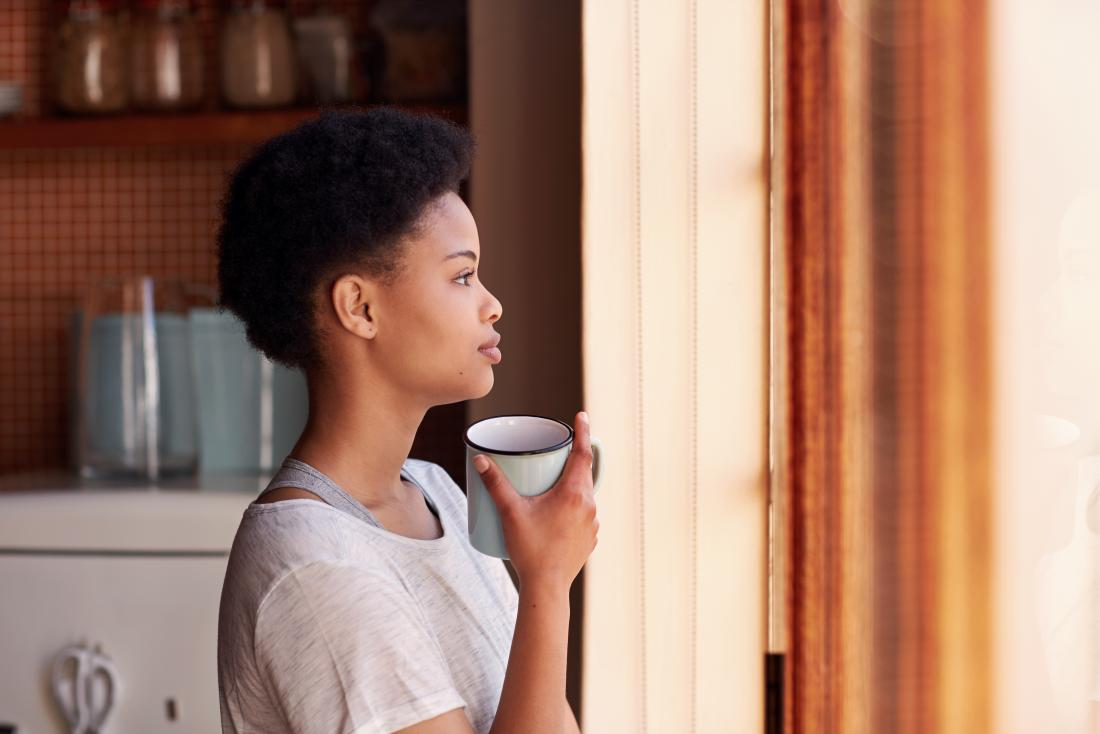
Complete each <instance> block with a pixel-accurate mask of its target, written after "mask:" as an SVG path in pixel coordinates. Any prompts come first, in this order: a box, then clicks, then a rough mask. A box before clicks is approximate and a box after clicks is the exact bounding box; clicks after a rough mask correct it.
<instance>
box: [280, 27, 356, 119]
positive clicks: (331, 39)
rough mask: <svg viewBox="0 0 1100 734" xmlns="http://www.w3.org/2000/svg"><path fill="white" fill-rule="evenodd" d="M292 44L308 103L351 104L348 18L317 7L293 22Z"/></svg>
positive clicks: (350, 55) (350, 51)
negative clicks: (296, 53)
mask: <svg viewBox="0 0 1100 734" xmlns="http://www.w3.org/2000/svg"><path fill="white" fill-rule="evenodd" d="M294 41H295V44H296V45H297V47H298V58H299V61H300V64H301V69H302V70H303V71H304V72H305V74H304V79H303V80H302V81H303V87H304V89H303V91H305V92H307V94H308V97H309V99H310V100H311V101H312V102H316V103H318V104H323V105H324V104H333V103H340V102H347V101H348V100H350V99H351V96H352V90H351V71H352V38H351V25H350V24H349V23H348V20H347V18H345V17H344V16H343V15H341V14H338V13H334V12H333V11H332V10H330V9H329V8H328V7H326V6H320V7H318V8H316V9H315V10H314V11H313V13H311V14H310V15H305V16H302V17H300V18H295V19H294Z"/></svg>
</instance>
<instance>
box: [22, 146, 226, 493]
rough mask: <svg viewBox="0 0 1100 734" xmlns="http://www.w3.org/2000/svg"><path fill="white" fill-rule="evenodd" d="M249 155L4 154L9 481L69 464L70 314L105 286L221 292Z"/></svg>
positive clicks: (133, 152)
mask: <svg viewBox="0 0 1100 734" xmlns="http://www.w3.org/2000/svg"><path fill="white" fill-rule="evenodd" d="M241 153H242V150H241V149H235V148H213V149H190V150H188V151H186V152H185V153H181V152H179V151H175V150H170V149H164V148H154V149H142V150H127V149H120V150H90V149H85V148H80V149H73V150H50V151H22V150H21V151H2V152H0V472H7V471H13V470H16V471H17V470H25V469H33V468H38V467H54V466H58V465H60V464H62V463H63V462H64V461H65V453H64V450H65V445H64V437H65V431H66V425H67V423H66V421H67V416H68V414H67V401H68V394H67V386H66V382H65V376H66V372H65V370H66V369H67V364H68V359H69V355H68V354H67V348H68V346H67V345H68V332H67V325H68V318H69V316H68V314H69V312H70V311H71V310H72V309H73V308H74V307H75V305H76V304H77V302H78V299H79V297H80V294H81V292H82V290H83V288H84V287H85V286H86V285H88V284H90V283H93V282H95V281H96V280H97V279H99V278H102V277H105V276H108V275H120V274H137V273H148V274H151V275H153V276H154V277H178V278H182V279H184V280H188V281H193V282H198V283H205V284H210V285H213V284H214V282H215V281H214V275H215V266H216V260H215V254H214V249H213V246H212V243H213V237H214V233H215V231H216V227H217V200H218V198H219V197H220V196H221V192H222V189H223V186H224V180H225V176H226V174H227V173H228V171H229V170H231V168H232V166H233V165H234V164H235V162H236V160H237V159H238V158H239V156H240V155H241Z"/></svg>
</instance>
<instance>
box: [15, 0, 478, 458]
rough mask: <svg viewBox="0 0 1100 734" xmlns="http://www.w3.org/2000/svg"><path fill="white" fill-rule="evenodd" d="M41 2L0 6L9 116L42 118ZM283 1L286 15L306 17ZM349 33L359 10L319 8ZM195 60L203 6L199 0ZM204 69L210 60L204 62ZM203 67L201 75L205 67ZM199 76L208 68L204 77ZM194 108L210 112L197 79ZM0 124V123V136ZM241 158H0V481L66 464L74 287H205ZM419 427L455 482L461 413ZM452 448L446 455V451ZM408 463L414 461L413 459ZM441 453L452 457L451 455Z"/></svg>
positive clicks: (105, 154)
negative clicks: (116, 279)
mask: <svg viewBox="0 0 1100 734" xmlns="http://www.w3.org/2000/svg"><path fill="white" fill-rule="evenodd" d="M54 5H55V4H54V3H53V2H52V0H38V1H35V2H32V1H31V0H2V2H0V80H17V81H21V82H23V83H24V108H23V110H22V111H21V112H20V113H19V114H18V115H17V118H22V119H27V118H34V117H36V116H39V115H49V114H50V105H49V98H48V94H44V93H43V89H42V87H43V76H44V68H45V60H44V57H45V47H44V43H46V41H47V39H48V38H49V33H48V31H47V28H48V27H49V25H50V23H51V20H50V18H51V10H50V8H51V7H53V6H54ZM310 5H311V3H308V2H292V3H290V6H291V8H292V10H296V11H300V10H301V9H302V8H306V7H309V6H310ZM332 5H333V7H336V8H338V9H341V10H343V11H345V12H347V13H348V15H349V17H351V18H352V19H353V26H354V27H356V28H357V29H359V28H362V25H363V22H364V20H365V17H366V16H365V14H366V12H367V10H368V9H369V7H370V3H369V2H355V1H354V0H350V1H348V0H345V1H344V2H337V3H332ZM199 7H200V18H201V19H202V22H203V28H204V36H205V37H206V39H207V46H208V48H210V49H212V48H213V47H212V46H211V44H212V43H213V41H214V39H215V38H216V26H215V23H214V20H215V18H216V7H217V3H216V2H214V1H213V0H202V2H200V3H199ZM207 58H214V57H213V56H211V55H210V54H208V56H207ZM208 66H209V64H208ZM208 71H209V69H208ZM206 79H207V87H208V93H207V99H206V102H205V109H206V110H213V109H217V107H218V100H217V76H216V74H214V73H207V74H206ZM4 124H5V121H3V120H0V136H3V134H4V127H3V126H4ZM246 151H247V148H242V147H235V146H227V147H207V148H195V147H188V148H124V147H120V148H102V149H100V148H96V149H91V148H66V149H56V150H3V149H0V474H6V473H10V472H21V471H29V470H35V469H50V468H58V467H62V466H64V465H65V463H66V462H67V455H68V446H67V443H66V440H67V425H68V420H69V416H68V394H67V384H66V375H67V370H68V359H69V355H68V353H67V344H68V334H67V331H66V330H67V324H68V318H69V313H70V311H71V310H72V309H73V308H74V307H75V306H76V304H77V303H78V300H79V298H80V295H81V292H82V289H83V288H84V287H85V286H86V285H88V284H89V283H92V282H94V281H95V280H96V279H97V278H101V277H103V276H107V275H121V274H138V273H146V274H151V275H153V276H154V277H156V276H160V277H169V276H170V277H178V278H183V279H185V280H190V281H193V282H197V283H202V284H207V285H214V284H215V270H216V259H215V253H214V248H213V243H214V234H215V232H216V228H217V203H218V200H219V199H220V197H221V195H222V192H223V189H224V184H225V177H226V175H227V173H228V172H229V171H230V170H231V169H232V167H233V166H234V165H235V164H236V162H237V161H238V160H239V159H240V157H241V156H242V155H243V154H244V153H245V152H246ZM433 413H434V414H436V415H443V416H447V418H446V421H447V423H446V425H441V424H440V423H439V422H438V419H436V421H429V420H426V421H425V429H426V430H425V431H422V433H425V434H426V435H423V436H420V437H418V445H420V446H422V447H424V448H423V449H422V450H421V453H420V454H417V455H426V456H429V457H430V456H434V457H436V458H437V459H439V460H440V461H441V463H444V464H445V465H446V466H448V468H449V470H451V471H452V473H455V472H457V471H459V470H460V467H461V463H460V461H461V454H460V453H456V451H457V449H459V448H461V445H460V441H461V438H460V435H458V434H456V436H455V437H454V438H452V439H449V440H444V439H442V438H440V437H439V436H436V435H432V434H433V431H434V432H436V433H438V432H439V431H448V432H449V431H451V430H456V429H457V430H458V431H460V430H461V422H462V419H463V418H462V414H461V412H458V413H456V412H455V410H454V409H453V408H452V409H450V410H447V409H442V410H440V411H438V412H435V411H433ZM455 440H457V441H458V442H459V445H458V446H457V447H454V448H450V447H449V446H450V443H453V442H454V441H455ZM414 454H416V452H415V451H414ZM452 454H453V456H452Z"/></svg>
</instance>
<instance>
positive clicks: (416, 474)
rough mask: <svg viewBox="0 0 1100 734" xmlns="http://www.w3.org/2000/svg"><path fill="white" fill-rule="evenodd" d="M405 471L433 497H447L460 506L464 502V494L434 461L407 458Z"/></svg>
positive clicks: (445, 471)
mask: <svg viewBox="0 0 1100 734" xmlns="http://www.w3.org/2000/svg"><path fill="white" fill-rule="evenodd" d="M405 469H406V470H407V471H408V472H409V473H410V474H412V476H413V478H414V479H416V480H417V481H419V482H420V483H421V484H422V485H424V488H425V489H427V490H428V491H429V492H431V493H432V496H433V497H449V498H450V499H452V500H455V501H458V502H459V503H460V504H463V503H465V502H466V493H465V492H463V491H462V487H460V486H459V485H458V484H457V483H456V482H455V480H454V479H453V478H452V477H451V475H450V474H449V473H447V470H446V469H444V468H443V467H442V466H440V465H439V464H436V463H435V462H434V461H427V460H426V459H414V458H412V457H409V458H408V459H406V460H405Z"/></svg>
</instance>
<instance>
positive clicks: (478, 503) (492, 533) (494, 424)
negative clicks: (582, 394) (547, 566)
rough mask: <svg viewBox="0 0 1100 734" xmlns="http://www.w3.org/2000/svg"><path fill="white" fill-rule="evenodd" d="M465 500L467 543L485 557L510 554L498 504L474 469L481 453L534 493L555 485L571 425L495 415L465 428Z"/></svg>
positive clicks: (596, 458)
mask: <svg viewBox="0 0 1100 734" xmlns="http://www.w3.org/2000/svg"><path fill="white" fill-rule="evenodd" d="M463 441H464V442H465V444H466V502H467V515H468V521H469V523H468V525H469V527H468V530H469V534H470V544H471V545H472V546H473V547H474V548H476V549H477V550H479V551H481V552H482V553H484V554H485V555H487V556H494V557H496V558H508V549H507V548H506V546H505V543H504V532H503V531H502V530H501V526H500V515H499V514H498V513H497V506H496V502H494V501H493V497H492V495H490V494H489V490H487V489H485V484H484V482H482V480H481V475H480V474H478V472H477V468H476V467H474V457H475V456H477V455H478V454H485V455H486V456H488V457H489V458H490V459H492V460H493V461H494V462H496V464H497V466H498V467H500V469H501V470H502V471H503V472H504V475H505V476H506V477H508V481H510V482H511V483H512V486H513V487H515V488H516V491H517V492H519V493H520V494H522V495H525V496H528V497H532V496H534V495H537V494H542V493H543V492H545V491H546V490H548V489H550V488H551V487H553V486H554V483H555V482H557V481H558V479H559V478H560V477H561V475H562V472H563V471H564V470H565V462H566V459H568V458H569V452H570V451H571V450H572V449H573V427H572V426H570V425H569V424H568V423H565V422H563V421H559V420H557V419H556V418H546V417H543V416H538V415H497V416H492V417H490V418H484V419H482V420H480V421H477V422H476V423H473V424H471V425H470V426H468V427H467V428H466V432H465V434H464V437H463ZM590 442H591V444H592V490H593V492H595V491H596V490H598V489H599V486H600V473H601V472H600V465H601V463H602V462H601V454H602V453H603V452H602V444H601V443H600V439H598V438H595V437H591V438H590Z"/></svg>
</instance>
